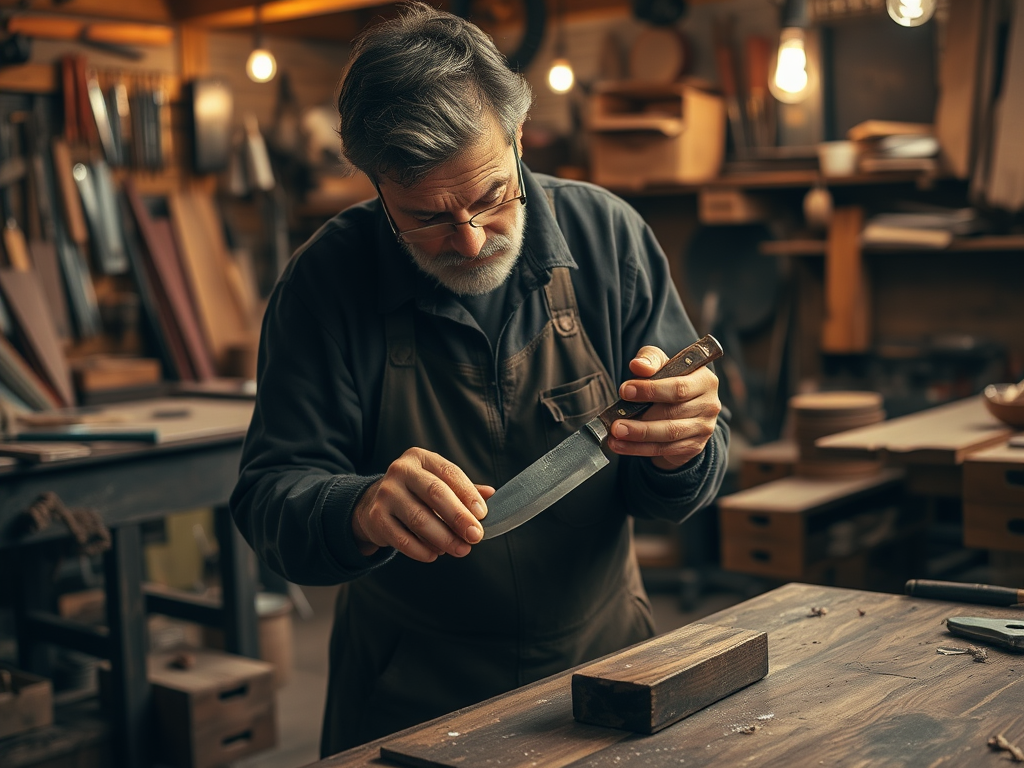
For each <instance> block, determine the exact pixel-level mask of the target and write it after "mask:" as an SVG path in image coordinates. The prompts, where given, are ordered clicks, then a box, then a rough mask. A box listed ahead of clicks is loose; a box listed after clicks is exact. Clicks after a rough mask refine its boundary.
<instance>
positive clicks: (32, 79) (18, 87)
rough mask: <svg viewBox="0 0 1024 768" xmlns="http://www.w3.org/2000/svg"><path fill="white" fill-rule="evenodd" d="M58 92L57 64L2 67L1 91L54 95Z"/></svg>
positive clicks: (0, 70) (0, 76)
mask: <svg viewBox="0 0 1024 768" xmlns="http://www.w3.org/2000/svg"><path fill="white" fill-rule="evenodd" d="M56 90H57V65H56V64H33V63H29V64H11V65H9V66H6V67H0V91H11V92H15V93H54V92H55V91H56Z"/></svg>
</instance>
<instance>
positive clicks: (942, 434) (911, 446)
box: [815, 395, 1013, 465]
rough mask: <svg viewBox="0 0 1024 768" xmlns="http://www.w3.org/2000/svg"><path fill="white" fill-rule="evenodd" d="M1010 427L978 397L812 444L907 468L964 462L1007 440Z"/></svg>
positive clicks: (828, 437)
mask: <svg viewBox="0 0 1024 768" xmlns="http://www.w3.org/2000/svg"><path fill="white" fill-rule="evenodd" d="M1012 434H1013V429H1012V428H1010V427H1008V426H1007V425H1006V424H1004V423H1003V422H1001V421H999V420H998V419H997V418H996V417H995V416H993V415H992V414H990V413H989V412H988V410H987V409H986V408H985V402H984V399H983V398H982V396H981V395H977V396H975V397H968V398H966V399H964V400H957V401H955V402H952V403H946V404H944V405H939V406H936V407H935V408H929V409H928V410H925V411H919V412H918V413H912V414H910V415H908V416H900V417H898V418H895V419H889V420H888V421H880V422H878V423H877V424H871V425H870V426H867V427H860V428H858V429H851V430H849V431H847V432H839V433H837V434H835V435H828V436H827V437H821V438H818V440H816V441H815V446H816V447H817V448H819V449H822V450H826V451H836V452H840V453H842V454H844V455H849V456H851V457H857V458H863V457H865V456H879V457H882V458H889V459H892V460H894V461H896V462H899V463H906V464H945V465H956V464H961V463H963V460H964V457H965V456H966V455H968V454H969V453H971V452H973V451H977V450H980V449H981V448H986V447H988V446H990V445H995V444H997V443H1000V442H1005V441H1006V440H1007V438H1009V437H1010V435H1012Z"/></svg>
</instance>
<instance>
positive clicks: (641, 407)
mask: <svg viewBox="0 0 1024 768" xmlns="http://www.w3.org/2000/svg"><path fill="white" fill-rule="evenodd" d="M721 356H722V345H721V344H719V343H718V339H716V338H715V337H714V336H712V335H711V334H710V333H709V334H707V335H706V336H704V337H702V338H700V339H698V340H697V341H695V342H693V344H691V345H690V346H688V347H687V348H686V349H684V350H683V351H682V352H680V353H679V354H677V355H676V356H675V357H673V358H672V359H671V360H669V361H668V362H667V363H665V365H663V366H662V367H661V370H660V371H658V372H657V373H656V374H654V375H653V376H651V379H652V380H653V379H669V378H673V377H675V376H686V375H687V374H689V373H693V372H694V371H696V370H697V369H698V368H703V367H704V366H705V365H707V364H708V363H710V362H712V361H714V360H717V359H718V358H720V357H721ZM652 405H654V403H638V402H633V401H629V400H619V401H617V402H615V403H612V404H611V405H610V406H609V407H608V408H606V409H605V410H604V411H602V412H601V413H600V414H599V415H598V416H597V418H596V419H592V420H591V421H590V422H588V423H587V427H588V428H589V429H590V431H591V432H593V433H594V436H595V437H596V438H597V439H598V442H601V443H604V440H605V438H606V437H608V433H609V431H610V430H611V428H612V424H613V423H614V422H615V421H616V420H618V419H632V418H633V417H635V416H639V415H640V414H642V413H643V412H644V411H646V410H647V409H648V408H650V407H651V406H652Z"/></svg>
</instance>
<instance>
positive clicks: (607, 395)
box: [540, 373, 614, 448]
mask: <svg viewBox="0 0 1024 768" xmlns="http://www.w3.org/2000/svg"><path fill="white" fill-rule="evenodd" d="M613 400H614V395H613V394H612V389H611V386H610V385H609V384H608V381H607V380H606V378H605V376H604V374H602V373H592V374H590V375H589V376H586V377H584V378H582V379H577V380H576V381H572V382H569V383H568V384H561V385H559V386H557V387H554V388H552V389H548V390H546V391H544V392H541V394H540V402H541V403H542V404H543V405H544V407H545V409H546V410H547V414H548V416H550V420H547V419H546V421H547V426H546V429H545V432H546V433H547V435H548V438H549V446H548V447H549V448H552V447H554V446H555V445H557V444H558V443H559V442H561V441H562V440H564V439H565V438H566V437H567V436H569V435H571V434H572V433H573V432H575V431H576V430H577V429H579V428H580V427H582V426H583V425H584V424H586V423H587V422H588V421H590V420H591V419H592V418H594V417H595V416H597V414H599V413H600V412H601V411H603V410H604V409H605V408H607V407H608V406H609V405H610V404H611V403H612V402H613ZM552 438H553V439H554V442H553V443H551V442H550V441H551V439H552Z"/></svg>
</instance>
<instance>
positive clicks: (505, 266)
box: [402, 205, 526, 296]
mask: <svg viewBox="0 0 1024 768" xmlns="http://www.w3.org/2000/svg"><path fill="white" fill-rule="evenodd" d="M525 232H526V206H525V205H519V206H516V222H515V224H514V225H513V228H512V231H511V233H510V234H508V235H491V236H490V237H489V238H487V242H485V243H484V247H483V248H481V249H480V254H479V255H478V256H477V258H479V259H483V258H487V257H489V256H495V255H498V258H496V259H495V260H494V261H492V262H489V263H487V264H481V265H479V266H473V264H472V262H473V261H475V259H467V258H466V257H465V256H462V255H461V254H459V253H457V252H455V251H443V252H441V253H439V254H437V255H435V256H427V255H426V254H425V253H424V252H423V251H422V250H420V248H419V247H418V246H416V245H415V244H410V243H403V244H402V246H403V247H404V248H405V252H406V253H408V254H409V257H410V258H411V259H412V260H413V262H414V263H415V264H416V266H417V267H419V269H420V271H421V272H423V273H424V274H426V275H429V276H430V277H432V278H434V279H435V280H436V281H437V282H438V284H439V285H443V286H444V287H445V288H447V289H448V290H449V291H451V292H452V293H454V294H455V295H457V296H479V295H481V294H484V293H490V292H491V291H493V290H494V289H495V288H497V287H498V286H499V285H501V284H502V283H504V282H505V281H506V280H507V279H508V276H509V275H510V274H512V268H513V267H515V265H516V262H517V261H519V254H520V252H521V251H522V249H523V236H524V234H525Z"/></svg>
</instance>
